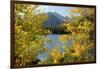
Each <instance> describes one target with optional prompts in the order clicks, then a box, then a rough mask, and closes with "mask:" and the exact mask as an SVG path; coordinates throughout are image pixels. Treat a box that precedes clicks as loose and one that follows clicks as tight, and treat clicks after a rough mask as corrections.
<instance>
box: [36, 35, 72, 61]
mask: <svg viewBox="0 0 100 69" xmlns="http://www.w3.org/2000/svg"><path fill="white" fill-rule="evenodd" d="M60 35H61V34H52V35H48V36H47V37H48V38H50V39H51V40H52V42H51V43H45V46H46V47H47V48H48V49H49V50H52V48H53V47H54V46H59V47H60V50H61V52H63V51H64V46H65V45H64V44H63V43H61V42H60V41H59V39H58V38H59V36H60ZM71 44H72V40H69V41H68V42H67V46H70V45H71ZM47 57H48V53H47V52H45V53H42V54H39V55H38V56H37V58H38V59H40V60H44V59H46V58H47Z"/></svg>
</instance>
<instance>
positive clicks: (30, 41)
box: [14, 3, 50, 66]
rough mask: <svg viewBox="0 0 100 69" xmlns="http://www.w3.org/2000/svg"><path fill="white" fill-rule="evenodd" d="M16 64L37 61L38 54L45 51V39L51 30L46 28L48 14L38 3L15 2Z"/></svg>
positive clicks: (20, 64) (22, 64) (21, 64)
mask: <svg viewBox="0 0 100 69" xmlns="http://www.w3.org/2000/svg"><path fill="white" fill-rule="evenodd" d="M14 17H15V18H14V20H15V23H14V30H15V66H24V65H27V64H30V63H32V62H35V61H36V56H37V55H38V54H40V53H42V52H44V51H45V49H46V47H45V46H44V43H45V39H44V36H42V35H47V34H48V33H50V30H48V29H44V27H43V23H44V22H45V21H46V19H47V15H46V14H45V13H44V12H41V11H40V10H39V9H38V5H31V4H17V3H16V4H15V9H14Z"/></svg>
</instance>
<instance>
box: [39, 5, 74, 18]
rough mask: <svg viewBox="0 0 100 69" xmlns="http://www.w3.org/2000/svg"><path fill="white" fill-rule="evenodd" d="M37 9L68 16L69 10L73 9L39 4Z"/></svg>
mask: <svg viewBox="0 0 100 69" xmlns="http://www.w3.org/2000/svg"><path fill="white" fill-rule="evenodd" d="M39 9H41V10H43V11H44V12H57V13H59V14H61V15H63V16H69V17H70V10H71V9H73V7H67V6H49V5H39Z"/></svg>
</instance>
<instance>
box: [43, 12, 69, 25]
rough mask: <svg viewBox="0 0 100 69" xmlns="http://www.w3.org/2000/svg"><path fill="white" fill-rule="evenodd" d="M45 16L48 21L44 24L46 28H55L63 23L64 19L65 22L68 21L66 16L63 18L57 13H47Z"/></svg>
mask: <svg viewBox="0 0 100 69" xmlns="http://www.w3.org/2000/svg"><path fill="white" fill-rule="evenodd" d="M47 15H48V20H47V21H46V23H45V26H46V27H49V26H56V25H59V24H61V23H63V22H64V20H65V19H66V20H68V19H70V18H69V17H68V16H66V17H64V16H62V15H61V14H59V13H57V12H48V13H47Z"/></svg>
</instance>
